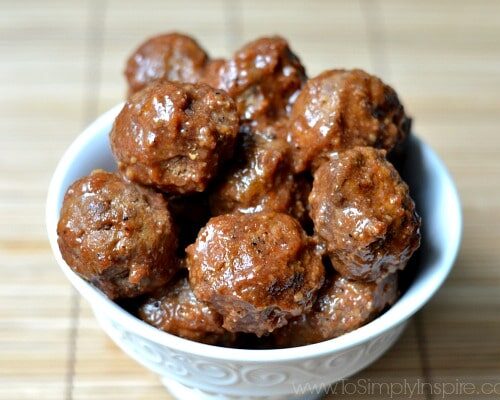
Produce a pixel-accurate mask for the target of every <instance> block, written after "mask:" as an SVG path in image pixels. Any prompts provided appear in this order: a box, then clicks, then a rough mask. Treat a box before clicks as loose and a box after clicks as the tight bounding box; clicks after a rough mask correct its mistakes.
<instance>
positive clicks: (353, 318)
mask: <svg viewBox="0 0 500 400" xmlns="http://www.w3.org/2000/svg"><path fill="white" fill-rule="evenodd" d="M397 298H398V278H397V275H396V274H392V275H389V276H388V277H386V278H385V279H383V280H382V281H380V282H378V283H368V282H359V281H350V280H348V279H346V278H344V277H342V276H340V275H335V276H334V277H332V278H329V279H327V280H326V282H325V285H324V286H323V287H322V288H321V291H320V292H319V294H318V299H317V300H316V302H315V303H314V306H313V308H312V310H311V311H310V312H309V313H307V314H303V315H301V316H299V317H298V318H295V319H294V320H292V321H290V322H289V323H288V325H286V326H285V327H283V328H281V329H279V330H277V331H275V332H274V333H273V338H274V343H275V344H276V346H278V347H295V346H304V345H307V344H312V343H318V342H322V341H324V340H328V339H332V338H335V337H338V336H341V335H344V334H345V333H348V332H351V331H353V330H355V329H357V328H359V327H361V326H363V325H365V324H367V323H368V322H370V321H371V320H373V319H374V318H375V317H376V316H377V315H378V314H380V312H382V311H383V310H384V309H385V308H386V307H388V306H390V305H392V304H393V303H394V302H395V301H396V300H397Z"/></svg>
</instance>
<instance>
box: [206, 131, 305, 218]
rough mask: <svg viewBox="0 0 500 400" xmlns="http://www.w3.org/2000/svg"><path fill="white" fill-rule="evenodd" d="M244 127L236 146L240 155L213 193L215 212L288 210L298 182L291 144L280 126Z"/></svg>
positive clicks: (285, 211)
mask: <svg viewBox="0 0 500 400" xmlns="http://www.w3.org/2000/svg"><path fill="white" fill-rule="evenodd" d="M244 128H246V129H244V130H243V132H242V134H241V141H240V143H239V146H238V147H237V150H236V154H238V155H239V157H238V158H237V159H236V160H235V162H234V163H233V165H232V167H231V168H230V169H229V170H228V171H227V173H226V174H224V175H223V176H222V179H221V180H220V183H219V184H218V185H217V186H216V187H215V189H214V191H213V192H212V194H211V196H210V209H211V211H212V214H213V215H220V214H227V213H231V212H233V211H240V212H243V213H252V212H259V211H277V212H284V213H288V212H289V211H290V209H291V207H292V202H293V200H294V199H293V190H294V185H295V183H294V177H293V175H292V173H291V168H290V154H289V147H288V145H287V143H286V142H285V141H283V140H282V139H280V138H279V137H278V136H277V134H276V130H278V129H280V126H276V125H264V126H253V127H252V126H246V127H244Z"/></svg>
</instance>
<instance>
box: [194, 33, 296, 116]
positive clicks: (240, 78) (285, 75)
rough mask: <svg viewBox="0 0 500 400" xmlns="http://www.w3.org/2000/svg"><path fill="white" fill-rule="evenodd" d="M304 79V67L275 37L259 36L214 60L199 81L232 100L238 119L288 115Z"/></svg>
mask: <svg viewBox="0 0 500 400" xmlns="http://www.w3.org/2000/svg"><path fill="white" fill-rule="evenodd" d="M305 80H306V73H305V70H304V67H303V66H302V64H301V63H300V60H299V58H298V57H297V56H296V55H295V54H294V53H293V52H292V51H291V50H290V48H289V46H288V43H287V41H286V40H285V39H283V38H282V37H279V36H273V37H263V38H260V39H257V40H255V41H253V42H250V43H248V44H246V45H245V46H243V47H242V48H241V49H240V50H238V51H237V52H236V53H235V54H234V55H233V57H232V58H231V59H229V60H227V61H226V62H222V61H220V60H218V61H217V62H215V63H213V64H211V65H210V66H209V68H207V69H206V70H205V72H204V74H203V77H202V78H201V81H202V82H206V83H208V84H209V85H211V86H213V87H217V88H220V89H223V90H225V91H227V92H228V94H229V95H230V96H231V97H233V98H234V99H235V101H236V104H237V107H238V114H239V115H240V118H241V119H242V120H251V119H252V120H254V119H259V118H264V119H266V118H271V119H276V118H277V117H279V116H284V115H288V114H289V112H290V108H291V104H293V102H294V101H295V98H296V96H297V94H298V92H299V90H300V89H301V87H302V85H303V83H304V81H305Z"/></svg>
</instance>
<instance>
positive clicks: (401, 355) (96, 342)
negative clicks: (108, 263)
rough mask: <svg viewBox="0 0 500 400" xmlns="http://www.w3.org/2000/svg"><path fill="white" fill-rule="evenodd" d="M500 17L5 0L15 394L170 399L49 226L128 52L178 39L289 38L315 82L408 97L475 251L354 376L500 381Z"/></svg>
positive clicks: (440, 9) (226, 46) (3, 233)
mask: <svg viewBox="0 0 500 400" xmlns="http://www.w3.org/2000/svg"><path fill="white" fill-rule="evenodd" d="M499 15H500V2H497V1H493V0H491V1H483V0H481V1H451V0H447V1H440V2H436V1H433V0H425V1H419V2H409V1H397V0H391V1H369V0H360V1H353V2H334V1H328V0H322V1H310V2H305V1H299V0H289V1H269V0H252V1H249V2H243V1H231V0H226V1H223V0H218V1H203V0H194V1H190V2H175V3H174V2H172V1H166V0H143V1H131V0H120V1H117V0H107V1H106V0H104V1H90V0H89V1H65V0H48V1H43V2H42V1H37V0H16V1H15V2H14V1H9V2H8V1H2V2H0V54H1V56H0V57H1V58H0V93H1V95H0V268H1V270H0V271H1V273H2V274H1V277H2V280H1V281H0V304H1V305H0V399H5V400H7V399H8V400H10V399H34V398H36V399H120V400H126V399H151V398H163V399H169V398H170V396H169V395H168V393H167V392H165V391H164V389H163V387H162V386H161V385H160V383H159V381H158V380H157V378H156V377H155V376H154V375H152V374H151V373H149V372H148V371H146V370H145V369H143V368H142V367H140V366H139V365H137V364H136V363H135V362H134V361H132V360H131V359H129V358H128V357H127V356H125V355H124V354H123V353H122V352H121V351H120V350H119V349H117V348H116V346H115V345H114V344H113V343H112V342H111V341H110V340H109V339H107V337H106V336H105V335H104V334H103V333H102V331H101V330H100V329H99V327H98V326H97V324H96V322H95V320H94V318H93V316H92V314H91V312H90V310H89V307H88V306H87V304H86V303H85V302H84V301H83V300H80V299H79V297H78V296H77V295H76V294H75V293H74V292H73V290H72V289H71V287H70V286H69V284H68V283H67V281H66V280H65V278H64V277H63V275H62V273H61V272H60V271H59V269H58V267H57V266H56V263H55V261H54V260H53V258H52V256H51V253H50V250H49V246H48V243H47V240H46V234H45V227H44V221H43V219H44V216H43V214H44V202H45V195H46V190H47V185H48V181H49V178H50V175H51V173H52V171H53V169H54V168H55V164H56V162H57V160H58V159H59V157H60V156H61V154H62V152H63V151H64V149H65V148H66V147H67V146H68V144H69V143H70V142H71V141H72V140H73V138H74V137H75V136H76V135H77V134H78V133H79V132H80V131H81V129H82V128H83V127H84V126H85V125H86V124H87V123H89V122H90V121H91V120H92V119H93V118H95V117H96V116H97V115H98V114H99V113H101V112H103V111H105V110H106V109H108V108H110V107H111V106H112V105H114V104H115V103H117V102H119V101H120V100H121V99H122V97H123V94H124V92H125V86H124V81H123V78H122V75H121V71H122V68H123V62H124V60H125V58H126V56H127V55H128V53H129V52H130V51H132V49H133V48H134V47H135V46H136V45H137V44H138V43H139V42H140V41H142V40H143V39H144V38H145V37H147V36H149V35H152V34H155V33H157V32H160V31H168V30H180V31H184V32H188V33H190V34H192V35H194V36H195V37H197V38H198V39H199V40H200V42H201V43H202V44H203V45H204V46H206V48H208V49H210V51H211V53H212V54H213V55H221V56H226V55H229V54H230V53H231V52H232V51H233V50H234V49H235V48H236V47H238V46H239V45H241V44H242V43H243V42H245V41H246V40H249V39H252V38H255V37H256V36H258V35H262V34H269V33H279V34H281V35H283V36H285V37H286V38H288V39H289V40H290V42H291V45H292V47H293V49H294V50H295V51H296V52H297V53H298V54H299V55H300V56H301V58H302V60H303V61H304V63H305V65H306V67H307V69H308V72H309V74H310V75H311V76H314V75H315V74H317V73H319V72H320V71H322V70H323V69H326V68H331V67H335V66H336V67H355V66H356V67H361V68H364V69H366V70H368V71H371V72H373V73H375V74H378V75H380V76H381V77H382V78H383V79H384V80H386V81H388V82H389V83H391V84H392V85H393V86H394V87H395V88H396V89H397V91H398V92H399V94H400V96H401V98H402V100H403V101H404V103H405V105H406V108H407V110H408V111H409V112H410V113H411V114H412V115H413V116H414V117H415V121H414V122H415V124H414V130H415V131H416V132H417V133H418V135H419V136H420V137H422V138H423V139H424V140H425V141H426V142H428V143H429V144H430V145H432V146H433V147H434V149H436V150H437V152H438V153H439V154H440V155H441V156H442V158H443V159H444V160H445V162H446V163H447V165H448V167H449V169H450V170H451V172H452V174H453V175H454V177H455V179H456V183H457V185H458V188H459V191H460V194H461V198H462V202H463V211H464V236H463V245H462V249H461V252H460V256H459V259H458V261H457V263H456V265H455V268H454V270H453V272H452V274H451V276H450V277H449V279H448V280H447V282H446V284H445V286H444V287H443V288H442V289H441V290H440V291H439V293H438V294H437V295H436V296H435V297H434V299H433V300H432V301H431V302H430V303H429V304H428V305H427V306H426V307H425V308H424V310H423V311H422V312H420V313H419V314H418V315H417V317H416V318H415V319H414V320H413V321H412V323H411V324H410V325H409V327H408V329H407V330H406V331H405V333H404V335H403V337H402V338H401V340H399V342H398V343H397V344H396V345H395V346H394V348H393V349H392V350H391V351H389V353H387V354H386V355H385V356H384V357H383V358H382V359H380V360H379V361H377V362H376V363H375V364H373V365H372V366H371V367H370V368H368V369H367V370H365V371H363V372H361V373H360V374H358V375H357V376H356V377H354V378H352V380H351V381H357V380H358V379H365V380H371V381H375V382H388V383H391V382H403V381H404V380H405V379H406V380H407V381H408V382H410V383H411V382H418V381H419V380H420V382H427V383H440V382H455V381H463V382H471V383H473V384H474V385H476V386H475V387H476V388H478V390H480V388H481V385H483V384H484V383H488V382H499V381H500V312H499V310H500V262H499V258H500V245H499V244H500V218H499V216H500V206H499V200H498V198H499V196H500V188H499V183H500V179H499V176H500V162H499V158H500V131H499V129H500V128H499V126H500V17H499ZM498 387H499V388H500V385H499V386H498ZM330 397H331V398H333V397H334V396H333V395H330ZM385 397H386V396H384V395H381V396H371V397H366V396H363V395H361V394H359V395H357V396H356V395H345V396H342V398H385ZM451 397H453V396H450V397H448V398H451ZM455 397H460V398H470V399H478V398H483V397H484V398H500V394H498V395H497V396H496V397H495V396H494V395H493V396H492V395H490V396H488V395H486V394H485V393H482V394H481V393H474V394H472V395H469V396H465V395H462V396H455ZM394 398H404V396H399V397H398V396H397V395H395V396H394ZM413 398H424V399H430V398H440V396H438V395H437V394H436V393H431V391H430V390H429V388H427V389H426V390H424V391H423V392H422V393H421V394H420V395H418V396H417V395H414V397H413Z"/></svg>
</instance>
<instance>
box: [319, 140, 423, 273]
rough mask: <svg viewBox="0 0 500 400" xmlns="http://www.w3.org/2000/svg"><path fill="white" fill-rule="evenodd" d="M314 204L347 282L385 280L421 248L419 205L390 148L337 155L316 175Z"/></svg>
mask: <svg viewBox="0 0 500 400" xmlns="http://www.w3.org/2000/svg"><path fill="white" fill-rule="evenodd" d="M309 203H310V207H311V217H312V220H313V222H314V229H315V231H316V233H317V235H318V236H319V237H320V238H321V239H322V240H324V242H325V247H326V251H327V254H328V255H329V256H330V259H331V261H332V264H333V267H334V268H335V269H336V270H337V271H338V272H339V273H340V274H342V275H343V276H345V277H347V278H351V279H360V280H365V281H376V280H379V279H382V278H384V277H385V276H387V275H388V274H390V273H393V272H394V271H396V270H398V269H403V268H404V267H405V265H406V263H407V261H408V260H409V259H410V257H411V255H412V254H413V253H414V252H415V250H416V249H417V248H418V247H419V245H420V232H419V228H420V218H419V216H418V215H417V213H416V212H415V204H414V203H413V200H412V199H411V197H410V195H409V192H408V186H407V185H406V183H404V182H403V181H402V180H401V178H400V176H399V174H398V173H397V171H396V170H395V169H394V167H393V166H392V165H391V164H390V163H389V162H388V161H387V160H386V159H385V151H384V150H377V149H374V148H373V147H355V148H353V149H350V150H346V151H344V152H341V153H333V154H332V156H331V159H330V160H329V161H327V162H325V163H323V164H322V165H321V166H320V167H319V168H318V170H317V171H316V173H315V174H314V183H313V188H312V191H311V194H310V196H309Z"/></svg>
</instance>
